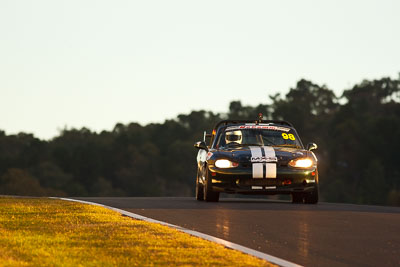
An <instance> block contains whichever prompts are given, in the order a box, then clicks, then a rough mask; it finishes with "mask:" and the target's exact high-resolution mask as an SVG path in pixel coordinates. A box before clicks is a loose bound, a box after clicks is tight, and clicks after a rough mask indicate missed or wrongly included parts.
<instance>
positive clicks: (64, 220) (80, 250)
mask: <svg viewBox="0 0 400 267" xmlns="http://www.w3.org/2000/svg"><path fill="white" fill-rule="evenodd" d="M0 244H1V245H0V266H273V265H272V264H270V263H268V262H266V261H264V260H260V259H258V258H255V257H252V256H249V255H246V254H243V253H241V252H238V251H235V250H231V249H228V248H225V247H223V246H222V245H218V244H215V243H212V242H210V241H206V240H203V239H200V238H197V237H193V236H190V235H188V234H185V233H182V232H179V231H177V230H175V229H171V228H168V227H166V226H162V225H158V224H153V223H148V222H143V221H139V220H134V219H131V218H128V217H125V216H121V214H119V213H117V212H114V211H111V210H108V209H106V208H102V207H98V206H92V205H86V204H81V203H75V202H68V201H62V200H55V199H47V198H6V197H0Z"/></svg>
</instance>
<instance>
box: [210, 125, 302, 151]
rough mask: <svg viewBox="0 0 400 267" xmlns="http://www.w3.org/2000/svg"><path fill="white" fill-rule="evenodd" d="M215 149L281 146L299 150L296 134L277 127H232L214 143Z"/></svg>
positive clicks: (288, 129) (222, 133) (299, 145)
mask: <svg viewBox="0 0 400 267" xmlns="http://www.w3.org/2000/svg"><path fill="white" fill-rule="evenodd" d="M215 146H216V148H219V147H234V146H282V147H294V148H301V142H300V140H299V138H298V136H297V134H296V132H295V131H294V130H293V129H291V128H286V127H278V126H234V127H227V128H225V129H224V130H223V131H222V132H221V133H220V135H219V137H218V139H217V140H216V143H215Z"/></svg>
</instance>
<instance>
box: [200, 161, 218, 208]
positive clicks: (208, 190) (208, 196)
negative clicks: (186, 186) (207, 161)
mask: <svg viewBox="0 0 400 267" xmlns="http://www.w3.org/2000/svg"><path fill="white" fill-rule="evenodd" d="M205 168H206V170H205V171H204V178H205V179H204V180H205V184H204V186H203V195H204V200H205V201H207V202H218V200H219V192H215V191H213V190H212V184H211V177H210V176H209V175H208V167H207V166H206V167H205Z"/></svg>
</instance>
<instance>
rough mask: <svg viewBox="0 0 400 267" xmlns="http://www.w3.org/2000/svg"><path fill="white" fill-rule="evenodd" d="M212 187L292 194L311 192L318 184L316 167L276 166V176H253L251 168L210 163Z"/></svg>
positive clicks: (229, 191)
mask: <svg viewBox="0 0 400 267" xmlns="http://www.w3.org/2000/svg"><path fill="white" fill-rule="evenodd" d="M208 168H209V174H210V176H211V183H212V188H213V190H214V191H218V192H223V193H239V194H271V195H273V194H292V193H295V192H300V193H301V192H311V191H314V190H315V189H316V187H317V186H318V172H317V168H316V167H313V168H310V169H295V168H291V167H288V166H279V167H278V168H277V175H276V178H253V175H252V169H251V168H231V169H220V168H217V167H215V166H212V165H210V166H209V167H208Z"/></svg>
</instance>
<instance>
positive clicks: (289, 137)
mask: <svg viewBox="0 0 400 267" xmlns="http://www.w3.org/2000/svg"><path fill="white" fill-rule="evenodd" d="M282 138H283V139H285V140H287V139H290V140H293V141H294V140H296V138H295V137H294V135H293V134H287V133H282Z"/></svg>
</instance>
